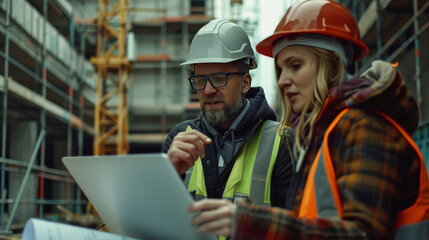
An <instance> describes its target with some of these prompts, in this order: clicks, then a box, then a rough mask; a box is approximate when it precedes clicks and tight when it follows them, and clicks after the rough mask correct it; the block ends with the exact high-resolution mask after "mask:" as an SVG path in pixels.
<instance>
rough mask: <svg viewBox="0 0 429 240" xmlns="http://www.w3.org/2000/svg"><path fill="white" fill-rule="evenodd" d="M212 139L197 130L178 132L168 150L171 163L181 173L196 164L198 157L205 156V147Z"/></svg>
mask: <svg viewBox="0 0 429 240" xmlns="http://www.w3.org/2000/svg"><path fill="white" fill-rule="evenodd" d="M211 142H212V140H211V139H210V138H208V137H207V136H206V135H204V134H203V133H201V132H198V131H197V130H191V131H188V132H180V133H179V134H177V135H176V136H175V137H174V139H173V142H172V143H171V146H170V149H169V150H168V152H167V155H168V157H169V158H170V161H171V163H172V164H173V166H174V167H175V168H176V170H177V172H178V173H179V174H183V173H185V172H186V170H188V169H189V168H190V167H192V166H194V163H195V161H196V160H197V159H198V157H202V158H203V157H204V155H205V147H206V145H207V144H210V143H211Z"/></svg>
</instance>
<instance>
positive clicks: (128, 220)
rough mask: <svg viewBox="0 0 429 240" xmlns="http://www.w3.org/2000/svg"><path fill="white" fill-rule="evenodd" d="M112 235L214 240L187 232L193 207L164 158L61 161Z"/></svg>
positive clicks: (207, 236) (160, 156)
mask: <svg viewBox="0 0 429 240" xmlns="http://www.w3.org/2000/svg"><path fill="white" fill-rule="evenodd" d="M62 161H63V163H64V165H65V166H66V168H67V170H68V171H69V173H70V174H71V176H72V177H73V178H74V179H75V181H76V182H77V184H78V185H79V187H80V188H81V190H82V192H83V193H84V194H85V195H86V197H87V198H88V200H89V201H90V202H91V204H92V205H93V206H94V208H95V209H96V210H97V212H98V214H99V215H100V217H101V219H102V220H103V221H104V223H105V224H106V226H107V227H108V228H109V230H110V231H111V232H112V233H116V234H120V235H124V236H129V237H133V238H139V239H186V240H189V239H198V240H200V239H216V237H214V236H212V235H209V234H197V233H196V227H191V225H190V223H191V219H192V217H193V216H194V215H195V214H190V213H187V208H188V207H189V205H190V204H191V203H192V202H193V201H194V200H193V198H192V197H191V195H190V194H189V192H188V191H187V189H186V187H185V185H184V184H183V181H182V179H181V178H180V176H179V175H178V173H177V172H176V170H175V169H174V167H173V165H172V164H171V163H170V160H169V159H168V157H167V155H166V154H162V153H160V154H136V155H114V156H83V157H64V158H63V159H62Z"/></svg>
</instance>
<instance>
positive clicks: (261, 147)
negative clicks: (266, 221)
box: [185, 120, 280, 206]
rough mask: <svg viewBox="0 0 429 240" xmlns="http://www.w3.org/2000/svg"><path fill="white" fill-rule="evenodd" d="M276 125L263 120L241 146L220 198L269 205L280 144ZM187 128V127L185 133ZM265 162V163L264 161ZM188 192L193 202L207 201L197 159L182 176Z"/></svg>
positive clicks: (202, 172) (200, 165) (201, 172)
mask: <svg viewBox="0 0 429 240" xmlns="http://www.w3.org/2000/svg"><path fill="white" fill-rule="evenodd" d="M278 126H279V123H277V122H274V121H269V120H268V121H265V123H263V125H262V127H260V128H259V129H258V130H257V132H256V133H255V134H254V135H253V136H252V137H250V139H249V140H248V141H247V143H246V144H244V145H243V147H242V150H241V152H240V155H239V156H238V157H237V159H236V160H235V163H234V166H233V168H232V170H231V173H230V175H229V177H228V181H227V183H226V186H225V190H224V192H223V195H222V198H224V199H230V200H233V201H234V202H237V201H240V200H243V199H246V198H250V200H251V201H252V203H254V204H257V205H268V206H269V205H270V204H271V200H270V191H271V173H272V170H273V166H274V163H275V160H276V157H277V153H278V147H279V145H280V136H279V135H278V133H277V130H278ZM190 130H191V128H190V127H189V126H188V128H187V131H190ZM268 160H269V161H268ZM186 178H187V179H189V180H187V179H185V183H187V182H188V181H189V184H188V191H190V192H191V193H192V194H193V195H194V197H195V199H196V200H200V199H204V198H207V189H206V185H205V180H204V171H203V166H202V163H201V159H200V158H198V160H197V161H196V162H195V165H194V167H193V168H192V169H189V170H188V172H187V174H186Z"/></svg>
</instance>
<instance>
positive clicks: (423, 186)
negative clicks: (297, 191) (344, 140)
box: [298, 108, 429, 239]
mask: <svg viewBox="0 0 429 240" xmlns="http://www.w3.org/2000/svg"><path fill="white" fill-rule="evenodd" d="M349 109H350V108H346V109H345V110H343V111H342V112H341V113H340V114H339V115H338V116H337V117H336V118H335V119H334V121H333V122H332V123H331V125H330V126H329V127H328V129H327V130H326V133H325V136H324V138H323V143H322V146H321V147H320V149H319V151H318V153H317V155H316V158H315V159H314V162H313V164H312V166H311V169H310V172H309V175H308V178H307V182H306V185H305V188H304V192H303V196H302V201H301V205H300V209H299V213H298V216H299V217H300V218H308V219H315V218H335V217H336V218H342V216H343V212H342V202H341V198H340V194H339V190H338V187H337V185H336V177H335V172H334V167H333V165H332V160H331V156H330V154H329V147H328V137H329V134H330V133H331V131H332V130H333V129H334V128H335V126H336V125H337V123H338V122H339V120H340V119H341V117H342V116H343V115H344V114H345V113H346V112H347V111H348V110H349ZM378 114H380V115H381V116H383V117H384V118H385V119H387V120H389V121H390V122H391V123H392V124H393V125H394V126H395V127H396V128H397V129H398V130H399V132H400V133H401V134H402V135H403V136H404V138H405V139H406V140H407V142H408V143H409V144H410V145H411V147H413V149H414V151H415V152H416V153H417V155H418V156H419V159H420V187H419V195H418V197H417V200H416V202H415V203H414V204H413V205H412V206H410V207H409V208H407V209H405V210H402V211H401V212H399V213H398V215H397V217H396V223H395V229H394V230H395V235H394V237H393V239H429V183H428V175H427V170H426V167H425V164H424V161H423V156H422V154H421V153H420V150H419V148H418V147H417V145H416V144H415V143H414V141H413V140H412V138H411V137H410V135H408V133H407V132H405V130H404V129H403V128H402V127H401V126H399V125H398V124H397V123H396V122H395V121H394V120H393V119H391V118H390V117H389V116H387V115H386V114H384V113H382V112H378Z"/></svg>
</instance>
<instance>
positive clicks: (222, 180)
mask: <svg viewBox="0 0 429 240" xmlns="http://www.w3.org/2000/svg"><path fill="white" fill-rule="evenodd" d="M246 99H247V100H249V101H250V107H249V109H248V110H247V112H246V114H245V116H244V118H243V119H242V121H241V122H240V124H239V125H238V126H237V127H236V129H235V131H234V135H235V138H234V139H235V143H237V144H238V145H239V147H241V146H242V145H244V143H246V142H247V140H248V139H249V138H250V137H251V136H252V135H253V134H254V133H255V131H256V130H257V127H258V126H259V125H261V124H262V123H263V122H264V121H266V120H273V121H275V120H276V115H275V113H274V111H273V110H272V109H271V108H270V106H269V105H268V103H267V100H266V99H265V94H264V91H263V89H262V88H260V87H253V88H251V89H250V90H249V92H248V93H247V94H246ZM188 126H190V127H191V128H192V129H196V130H198V131H200V132H202V133H203V134H205V135H206V136H208V137H210V138H211V139H212V140H214V139H215V137H216V136H213V135H212V134H211V133H210V131H208V129H207V128H206V127H205V124H204V123H203V116H202V114H200V115H199V116H198V117H197V118H196V119H192V120H188V121H184V122H182V123H179V124H178V125H176V126H175V127H174V128H173V129H172V130H171V131H170V133H169V134H168V136H167V138H166V140H165V142H164V144H163V146H162V152H165V153H166V152H167V151H168V149H169V148H170V145H171V142H172V141H173V138H174V137H175V136H176V135H177V134H178V133H179V132H183V131H186V128H187V127H188ZM286 143H288V144H289V147H290V149H292V147H293V143H291V142H290V139H289V142H287V140H286V139H284V138H283V137H282V142H281V144H280V148H279V152H278V154H277V159H276V162H275V164H274V168H273V173H272V178H271V205H272V206H276V207H283V208H284V207H285V196H286V193H287V191H288V188H289V184H290V181H291V178H292V171H293V169H292V164H291V160H290V154H289V151H288V148H287V145H286ZM240 152H241V150H239V151H238V153H236V154H235V155H234V156H233V158H232V160H231V161H230V162H229V163H228V165H227V166H226V168H225V169H224V170H223V171H222V173H221V174H218V158H219V153H218V152H217V147H216V144H214V142H212V143H211V144H209V145H207V146H206V149H205V157H204V158H203V159H201V160H202V162H203V169H204V178H205V183H206V189H207V195H208V197H209V198H222V194H223V191H224V189H225V185H226V182H227V181H228V177H229V174H230V172H231V170H232V167H233V165H234V162H235V160H236V158H237V157H238V156H239V154H240ZM267 160H268V161H269V159H267Z"/></svg>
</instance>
